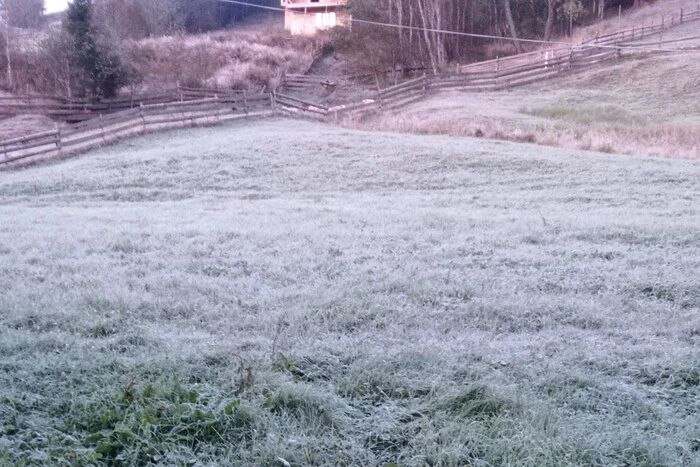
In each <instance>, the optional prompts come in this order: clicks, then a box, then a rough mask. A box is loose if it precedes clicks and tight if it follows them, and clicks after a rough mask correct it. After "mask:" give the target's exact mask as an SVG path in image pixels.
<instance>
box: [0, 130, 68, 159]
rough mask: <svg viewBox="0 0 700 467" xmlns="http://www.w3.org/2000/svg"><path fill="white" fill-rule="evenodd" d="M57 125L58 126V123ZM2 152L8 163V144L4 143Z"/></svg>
mask: <svg viewBox="0 0 700 467" xmlns="http://www.w3.org/2000/svg"><path fill="white" fill-rule="evenodd" d="M56 126H57V127H58V123H57V124H56ZM2 152H3V153H4V154H5V163H7V144H3V145H2Z"/></svg>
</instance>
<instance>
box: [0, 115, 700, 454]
mask: <svg viewBox="0 0 700 467" xmlns="http://www.w3.org/2000/svg"><path fill="white" fill-rule="evenodd" d="M699 199H700V165H698V164H697V163H692V162H687V161H677V160H655V159H640V158H630V157H612V156H606V155H600V154H594V153H586V152H580V151H573V150H564V149H550V148H543V147H538V146H533V145H517V144H511V143H501V142H495V141H483V140H477V139H468V138H455V137H444V136H442V137H426V136H411V135H400V134H387V133H363V132H358V131H351V130H343V129H338V128H332V127H326V126H322V125H317V124H311V123H305V122H298V121H288V120H272V121H264V122H261V121H257V122H255V121H254V122H245V123H238V124H235V125H232V126H225V127H218V128H208V129H193V130H186V131H180V132H171V133H162V134H157V135H151V136H147V137H142V138H138V139H134V140H130V141H128V142H124V143H121V144H119V145H116V146H113V147H109V148H105V149H102V150H99V151H95V152H92V153H90V154H88V155H85V156H82V157H80V158H76V159H72V160H68V161H64V162H61V163H59V164H55V165H45V166H40V167H34V168H30V169H26V170H22V171H16V172H5V173H3V174H2V175H1V176H0V280H1V281H2V293H0V366H1V367H2V368H1V369H2V371H0V464H3V465H26V464H29V465H149V464H157V465H269V466H285V465H293V466H300V465H325V466H340V465H353V466H370V465H372V466H374V465H385V464H397V465H400V466H436V465H440V466H465V465H474V466H486V465H531V466H547V465H550V466H561V465H689V466H693V465H695V466H697V465H700V462H699V461H698V459H700V453H699V452H698V451H699V450H700V419H698V417H697V413H698V411H699V410H700V402H699V401H700V358H699V357H698V351H697V350H698V345H699V344H700V313H699V311H700V276H699V275H698V271H699V270H700V246H699V245H700V230H699V229H698V226H699V225H700V211H699V209H698V200H699Z"/></svg>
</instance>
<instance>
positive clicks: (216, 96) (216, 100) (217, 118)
mask: <svg viewBox="0 0 700 467" xmlns="http://www.w3.org/2000/svg"><path fill="white" fill-rule="evenodd" d="M214 102H215V103H216V121H217V122H219V121H221V119H220V118H219V109H220V107H219V95H218V94H214Z"/></svg>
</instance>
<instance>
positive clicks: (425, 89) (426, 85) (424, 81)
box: [423, 71, 428, 96]
mask: <svg viewBox="0 0 700 467" xmlns="http://www.w3.org/2000/svg"><path fill="white" fill-rule="evenodd" d="M423 95H424V96H427V95H428V77H427V76H426V74H425V71H424V72H423Z"/></svg>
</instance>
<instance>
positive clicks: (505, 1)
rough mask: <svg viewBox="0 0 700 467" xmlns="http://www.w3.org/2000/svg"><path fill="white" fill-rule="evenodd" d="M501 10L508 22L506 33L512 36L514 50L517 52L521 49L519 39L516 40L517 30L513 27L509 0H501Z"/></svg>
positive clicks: (513, 22)
mask: <svg viewBox="0 0 700 467" xmlns="http://www.w3.org/2000/svg"><path fill="white" fill-rule="evenodd" d="M503 10H504V12H505V15H506V22H507V23H508V33H509V34H510V37H512V38H513V44H514V45H515V50H516V51H517V52H518V53H521V52H522V51H523V48H522V46H521V45H520V41H519V40H518V31H517V30H516V29H515V21H514V20H513V12H512V11H511V8H510V0H503Z"/></svg>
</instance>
